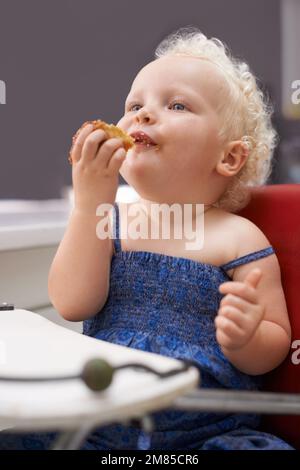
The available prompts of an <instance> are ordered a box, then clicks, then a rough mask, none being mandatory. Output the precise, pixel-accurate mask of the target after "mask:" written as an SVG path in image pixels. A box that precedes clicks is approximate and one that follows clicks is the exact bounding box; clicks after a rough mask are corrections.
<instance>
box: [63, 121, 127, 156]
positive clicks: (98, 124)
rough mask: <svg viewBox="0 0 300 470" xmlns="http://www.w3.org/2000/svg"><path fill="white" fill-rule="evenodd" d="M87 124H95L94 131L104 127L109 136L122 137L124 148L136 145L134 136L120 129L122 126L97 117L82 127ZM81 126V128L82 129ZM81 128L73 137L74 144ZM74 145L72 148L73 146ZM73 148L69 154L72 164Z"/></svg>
mask: <svg viewBox="0 0 300 470" xmlns="http://www.w3.org/2000/svg"><path fill="white" fill-rule="evenodd" d="M87 124H93V127H94V129H93V130H94V131H95V130H96V129H102V130H103V131H105V132H106V133H107V135H108V138H113V137H117V138H121V139H122V140H123V142H124V148H125V150H126V151H127V150H129V149H130V148H131V147H133V146H134V139H133V138H132V137H130V135H128V134H126V132H124V131H123V130H122V129H120V127H117V126H115V125H114V124H107V123H106V122H104V121H101V120H100V119H97V120H95V121H86V122H85V123H84V124H83V126H82V127H84V126H86V125H87ZM82 127H81V129H82ZM81 129H79V130H78V131H77V132H76V134H75V136H74V137H73V145H74V142H75V140H76V138H77V135H78V134H79V131H80V130H81ZM73 145H72V148H73ZM72 148H71V150H70V154H69V158H68V160H69V162H70V163H71V165H72V163H73V162H72V157H71V152H72Z"/></svg>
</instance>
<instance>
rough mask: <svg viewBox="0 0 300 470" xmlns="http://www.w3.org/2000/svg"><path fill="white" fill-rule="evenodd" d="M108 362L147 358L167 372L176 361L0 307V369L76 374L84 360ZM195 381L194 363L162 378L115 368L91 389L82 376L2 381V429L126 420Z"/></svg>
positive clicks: (3, 371) (24, 374)
mask: <svg viewBox="0 0 300 470" xmlns="http://www.w3.org/2000/svg"><path fill="white" fill-rule="evenodd" d="M94 357H101V358H103V359H105V360H107V361H108V362H110V363H111V364H112V365H113V366H116V365H121V364H124V363H127V362H138V363H142V364H146V365H148V366H150V367H152V368H154V369H155V370H158V371H160V372H164V371H167V370H170V369H174V368H179V367H181V366H182V363H181V362H180V361H177V360H175V359H172V358H169V357H166V356H161V355H158V354H153V353H148V352H144V351H139V350H136V349H131V348H127V347H124V346H119V345H115V344H112V343H108V342H106V341H101V340H98V339H95V338H90V337H88V336H84V335H82V334H80V333H76V332H74V331H71V330H68V329H66V328H64V327H61V326H59V325H56V324H55V323H52V322H51V321H49V320H47V319H45V318H43V317H41V316H40V315H38V314H35V313H32V312H30V311H27V310H21V309H16V310H9V311H0V375H1V376H10V377H12V376H21V377H29V376H30V377H32V376H34V377H36V376H38V377H45V376H62V375H67V376H69V375H75V374H79V373H80V372H81V371H82V368H83V366H84V364H85V363H86V361H87V360H89V359H91V358H94ZM198 383H199V372H198V370H197V368H195V367H191V368H189V369H188V370H187V371H185V372H182V373H180V374H177V375H174V376H171V377H168V378H160V377H158V376H156V375H155V374H152V373H150V372H147V371H145V372H144V371H139V370H136V369H135V370H134V369H130V368H129V369H124V370H120V371H116V372H115V375H114V377H113V381H112V383H111V385H110V386H109V387H108V388H107V389H106V390H104V391H102V392H93V391H91V390H90V389H88V387H87V386H86V385H85V384H84V383H83V382H82V381H81V380H69V381H67V380H66V381H62V382H40V383H33V382H32V383H17V382H5V381H0V429H7V428H12V427H13V428H14V429H16V430H21V431H22V430H41V431H43V430H51V429H53V430H58V429H75V428H77V427H81V426H84V425H87V426H93V425H94V426H99V425H100V426H101V425H104V424H109V423H113V422H123V421H125V422H126V421H127V420H129V419H132V418H138V417H140V416H143V415H144V414H146V413H147V412H153V411H156V410H159V409H163V408H166V407H168V406H169V405H170V404H171V403H172V401H174V400H175V399H176V398H177V397H178V396H181V395H184V394H185V393H187V392H188V391H190V390H191V389H193V388H195V387H197V385H198Z"/></svg>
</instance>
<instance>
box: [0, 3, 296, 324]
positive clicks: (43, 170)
mask: <svg viewBox="0 0 300 470" xmlns="http://www.w3.org/2000/svg"><path fill="white" fill-rule="evenodd" d="M299 25H300V0H282V1H280V0H251V1H250V0H185V1H184V2H183V1H182V0H151V1H145V0H118V1H115V2H108V1H103V0H51V1H50V0H26V1H22V0H0V159H1V166H0V266H1V269H0V307H1V303H2V302H8V303H13V304H14V305H15V307H17V308H22V309H28V310H31V311H34V312H37V313H40V314H41V315H43V316H45V317H47V318H49V319H51V320H53V321H55V322H57V323H60V324H63V325H65V326H68V327H70V328H73V329H74V328H75V329H76V328H77V329H78V328H79V330H80V328H81V326H80V325H77V324H76V325H74V324H71V325H70V324H69V322H66V321H64V320H63V319H62V318H61V317H60V316H59V315H58V313H57V312H55V310H54V309H53V307H52V305H51V303H50V300H49V298H48V292H47V277H48V272H49V268H50V265H51V262H52V260H53V257H54V255H55V253H56V250H57V247H58V244H59V242H60V240H61V238H62V237H63V234H64V231H65V227H66V224H67V220H68V216H69V213H70V204H71V198H70V195H71V191H70V187H71V167H70V165H69V163H68V160H67V157H68V152H69V149H70V145H71V139H72V136H73V134H74V133H75V132H76V130H77V129H78V128H79V127H80V126H81V124H82V123H83V122H84V121H86V120H92V119H97V118H100V119H103V120H105V121H107V122H109V123H116V122H117V121H118V120H119V118H120V116H121V115H122V114H123V107H124V101H125V99H126V96H127V94H128V92H129V90H130V86H131V83H132V80H133V79H134V77H135V76H136V74H137V72H138V71H139V70H140V69H141V67H143V66H144V65H145V64H146V63H148V62H149V61H151V60H153V59H154V51H155V48H156V46H157V45H158V44H159V43H160V41H161V40H162V39H163V38H165V37H166V36H167V35H168V34H170V33H172V32H174V31H175V30H177V29H178V28H180V27H183V26H196V27H198V28H200V30H202V32H203V33H204V34H206V35H207V36H208V37H217V38H219V39H221V40H222V41H223V42H224V43H225V44H226V45H227V46H228V47H229V48H230V49H231V50H232V52H233V54H234V55H235V56H237V57H239V58H240V59H245V60H246V61H247V62H248V63H249V65H250V67H251V69H252V71H253V72H254V73H255V75H256V76H257V78H258V80H259V83H260V86H261V87H262V88H263V90H264V91H265V92H266V93H267V94H268V95H269V96H270V98H271V100H272V102H273V105H274V110H275V113H274V126H275V127H276V129H277V132H278V134H279V139H280V140H279V145H278V147H277V149H276V152H275V155H274V164H273V172H272V175H271V177H270V179H269V183H272V184H278V183H300V105H299V104H293V103H292V99H291V98H292V94H293V93H295V94H296V96H298V98H299V100H300V53H299V50H298V49H299V46H300V33H299V31H300V27H299ZM297 81H298V82H299V84H298V85H297ZM295 84H296V86H298V88H299V92H298V94H297V89H294V88H293V86H294V85H295ZM123 184H124V181H122V179H121V177H120V187H119V189H125V190H126V191H127V189H128V187H127V186H122V185H123ZM122 197H123V195H122ZM117 200H118V194H117Z"/></svg>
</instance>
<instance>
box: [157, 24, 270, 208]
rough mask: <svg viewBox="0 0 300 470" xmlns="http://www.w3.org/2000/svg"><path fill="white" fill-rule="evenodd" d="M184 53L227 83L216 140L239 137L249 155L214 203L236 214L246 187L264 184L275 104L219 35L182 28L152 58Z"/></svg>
mask: <svg viewBox="0 0 300 470" xmlns="http://www.w3.org/2000/svg"><path fill="white" fill-rule="evenodd" d="M182 54H184V55H190V56H193V57H199V58H201V59H205V60H208V61H210V62H211V63H213V64H215V65H216V66H218V67H219V69H220V70H221V71H222V72H223V76H224V78H225V79H226V81H227V84H228V87H227V88H228V90H227V97H226V98H227V99H226V100H224V102H223V103H221V104H220V109H219V110H218V111H219V112H221V113H222V114H221V115H223V123H224V125H223V127H222V128H221V129H220V138H221V139H222V141H223V142H224V143H225V142H226V141H227V142H229V141H230V140H242V141H243V142H244V143H245V146H246V148H247V150H248V158H247V161H246V163H245V164H244V166H243V167H242V168H241V170H240V171H239V172H238V173H237V175H235V177H233V178H232V180H231V182H230V183H229V184H228V187H227V189H226V191H225V192H224V193H223V194H222V196H221V197H220V199H219V200H218V201H217V202H216V203H215V204H214V206H216V207H220V208H222V209H224V210H227V211H229V212H237V211H239V210H240V209H242V208H243V207H245V206H246V205H247V204H248V202H249V199H250V190H249V187H250V186H259V185H262V184H265V183H266V182H267V180H268V178H269V176H270V174H271V172H272V165H271V162H272V157H273V150H274V148H275V146H276V144H277V133H276V131H275V130H274V128H273V127H272V122H271V115H272V113H273V107H272V105H271V103H270V102H269V101H268V99H267V97H265V96H264V94H263V92H262V90H260V89H259V87H258V84H257V80H256V78H255V76H254V75H253V73H252V72H251V71H250V69H249V66H248V64H246V63H245V62H243V61H240V60H238V59H237V58H234V57H233V56H232V55H231V52H230V51H229V49H228V48H227V46H226V45H225V44H224V43H222V42H221V41H220V40H219V39H217V38H211V39H208V38H207V37H206V36H205V35H204V34H203V33H202V32H201V31H200V30H199V29H198V28H197V27H193V26H188V27H184V28H180V29H179V30H177V31H175V32H174V33H171V34H170V35H169V36H167V37H166V38H165V39H164V40H163V41H162V42H161V43H160V44H159V45H158V46H157V48H156V50H155V59H159V58H161V57H164V56H170V55H182Z"/></svg>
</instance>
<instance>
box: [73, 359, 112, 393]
mask: <svg viewBox="0 0 300 470" xmlns="http://www.w3.org/2000/svg"><path fill="white" fill-rule="evenodd" d="M113 374H114V368H113V367H112V366H111V365H110V364H109V363H108V362H106V361H104V360H103V359H99V358H95V359H90V360H89V361H88V362H87V363H86V364H85V366H84V368H83V371H82V374H81V378H82V380H83V381H84V383H85V384H86V385H87V386H88V387H89V388H90V389H91V390H93V391H95V392H99V391H101V390H105V389H106V388H107V387H108V386H109V385H110V384H111V382H112V378H113Z"/></svg>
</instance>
